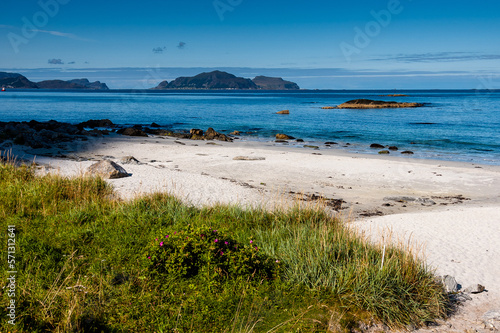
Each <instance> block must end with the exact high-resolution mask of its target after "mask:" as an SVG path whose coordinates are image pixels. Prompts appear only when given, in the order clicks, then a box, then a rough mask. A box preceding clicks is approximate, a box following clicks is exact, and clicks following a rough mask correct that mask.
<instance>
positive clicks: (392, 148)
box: [389, 146, 398, 151]
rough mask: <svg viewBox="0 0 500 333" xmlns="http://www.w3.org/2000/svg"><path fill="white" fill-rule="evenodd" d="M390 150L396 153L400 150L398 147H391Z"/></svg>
mask: <svg viewBox="0 0 500 333" xmlns="http://www.w3.org/2000/svg"><path fill="white" fill-rule="evenodd" d="M389 150H393V151H396V150H398V147H396V146H390V147H389Z"/></svg>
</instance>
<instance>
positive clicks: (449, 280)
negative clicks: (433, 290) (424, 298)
mask: <svg viewBox="0 0 500 333" xmlns="http://www.w3.org/2000/svg"><path fill="white" fill-rule="evenodd" d="M441 281H442V283H443V286H444V290H445V291H446V292H447V293H456V292H457V291H458V283H457V280H455V278H454V277H453V276H451V275H445V276H443V277H442V278H441Z"/></svg>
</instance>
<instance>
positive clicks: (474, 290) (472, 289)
mask: <svg viewBox="0 0 500 333" xmlns="http://www.w3.org/2000/svg"><path fill="white" fill-rule="evenodd" d="M484 289H485V288H484V286H482V285H480V284H473V285H471V286H468V287H467V288H465V289H464V293H470V294H479V293H482V292H483V291H484Z"/></svg>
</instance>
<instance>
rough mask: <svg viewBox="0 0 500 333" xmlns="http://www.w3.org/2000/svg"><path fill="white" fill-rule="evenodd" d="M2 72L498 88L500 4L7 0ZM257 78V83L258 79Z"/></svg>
mask: <svg viewBox="0 0 500 333" xmlns="http://www.w3.org/2000/svg"><path fill="white" fill-rule="evenodd" d="M0 6H1V7H2V8H1V11H0V71H15V72H19V73H21V74H24V75H26V76H27V77H28V78H29V79H31V80H34V81H36V80H44V79H56V78H68V79H71V78H80V77H87V78H89V79H92V80H100V81H102V82H106V83H107V84H108V86H110V88H139V87H144V88H146V86H147V85H151V86H154V85H156V84H158V83H159V82H160V81H162V80H172V79H175V77H177V76H181V75H194V74H196V70H199V71H209V70H213V69H226V70H227V71H229V72H232V73H233V74H236V75H246V76H245V77H250V76H248V75H253V74H255V75H259V74H264V75H266V74H268V75H271V74H272V75H274V76H282V77H284V78H285V79H288V80H292V81H294V82H297V83H298V84H299V85H300V86H301V87H302V88H308V89H422V88H436V89H447V88H450V89H461V88H463V89H499V88H500V2H498V1H497V0H483V1H480V2H479V1H469V0H462V1H448V0H443V1H439V0H433V1H430V0H385V1H379V0H375V1H374V0H372V1H368V0H351V1H332V0H328V1H326V0H316V1H314V2H311V1H308V2H306V1H290V0H287V1H284V0H274V1H273V0H265V1H264V0H252V1H250V0H196V1H194V0H184V1H178V0H142V1H136V2H131V1H120V2H118V1H112V0H110V1H102V0H101V1H96V0H86V1H81V0H40V1H34V0H24V1H19V0H4V1H3V2H2V4H1V5H0ZM250 78H252V77H250Z"/></svg>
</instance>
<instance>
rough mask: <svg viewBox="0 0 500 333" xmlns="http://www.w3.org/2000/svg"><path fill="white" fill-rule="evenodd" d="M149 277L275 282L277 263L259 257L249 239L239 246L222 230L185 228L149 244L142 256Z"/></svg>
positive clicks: (277, 269)
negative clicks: (273, 280) (263, 280)
mask: <svg viewBox="0 0 500 333" xmlns="http://www.w3.org/2000/svg"><path fill="white" fill-rule="evenodd" d="M145 257H146V262H147V265H148V267H149V270H150V272H151V273H153V274H157V275H160V276H163V275H165V274H167V275H173V276H178V277H182V278H192V277H195V276H199V277H201V278H203V279H207V280H221V279H235V278H241V277H243V278H247V279H248V278H255V279H259V280H260V279H266V280H269V279H275V278H277V277H278V275H279V271H280V267H281V263H280V261H279V260H276V259H274V260H273V259H271V258H270V257H269V256H267V255H265V254H263V253H261V252H260V251H259V248H258V246H257V245H256V244H255V242H254V241H253V240H252V239H248V242H247V244H241V243H239V242H237V241H236V240H234V239H233V238H232V237H230V236H229V235H228V233H227V231H226V230H215V229H212V228H209V227H206V226H202V227H197V228H195V227H193V226H191V225H188V226H187V227H185V228H182V229H180V230H179V231H171V232H169V233H167V235H164V236H162V237H158V238H156V239H155V240H153V241H152V242H151V243H150V246H149V247H148V249H147V253H146V255H145Z"/></svg>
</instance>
